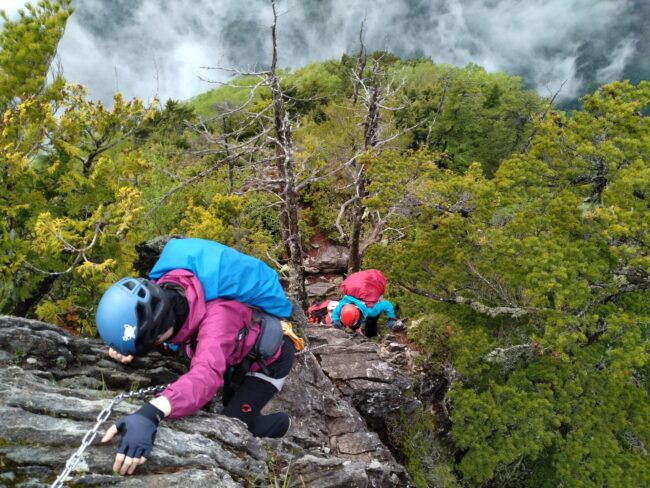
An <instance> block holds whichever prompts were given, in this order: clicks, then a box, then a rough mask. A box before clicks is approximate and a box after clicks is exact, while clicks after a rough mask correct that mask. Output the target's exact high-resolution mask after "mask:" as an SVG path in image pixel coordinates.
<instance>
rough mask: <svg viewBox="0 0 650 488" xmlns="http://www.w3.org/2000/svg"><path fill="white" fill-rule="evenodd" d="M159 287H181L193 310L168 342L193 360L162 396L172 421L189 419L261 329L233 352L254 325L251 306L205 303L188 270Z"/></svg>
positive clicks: (221, 301) (173, 273)
mask: <svg viewBox="0 0 650 488" xmlns="http://www.w3.org/2000/svg"><path fill="white" fill-rule="evenodd" d="M157 282H158V283H164V282H171V283H177V284H179V285H181V286H182V287H183V288H184V289H185V298H186V299H187V303H188V305H189V313H188V315H187V319H186V320H185V323H184V324H183V326H182V327H181V330H180V331H179V332H178V334H176V336H175V337H174V338H173V339H172V340H171V341H170V342H171V343H172V344H181V345H183V346H184V350H185V354H187V356H188V357H190V358H191V364H190V370H189V371H188V372H187V373H185V374H184V375H182V376H181V377H180V378H178V379H177V380H176V381H175V382H174V383H172V384H171V385H169V386H168V387H167V388H166V389H165V390H164V391H163V392H162V393H161V395H162V396H164V397H165V398H167V400H169V403H170V404H171V406H172V411H171V414H170V415H169V417H170V418H178V417H185V416H187V415H192V414H193V413H194V412H196V411H197V410H198V409H200V408H201V407H202V406H203V405H205V404H206V403H207V402H208V401H209V400H210V399H211V398H212V397H213V396H214V395H215V393H216V392H217V390H218V389H219V388H220V387H221V386H223V383H224V375H225V372H226V369H227V368H228V367H229V366H232V365H236V364H239V363H240V362H241V361H242V360H243V359H244V358H245V357H246V355H247V354H248V353H249V352H250V350H251V349H252V348H253V346H254V344H255V340H256V339H257V336H258V334H259V327H258V325H257V324H255V325H254V326H253V327H252V328H251V330H250V332H249V333H248V335H247V336H246V337H245V338H244V340H243V341H242V342H243V344H240V346H239V347H237V350H236V351H235V350H234V349H235V340H236V338H237V335H238V334H239V331H240V330H241V329H242V328H243V327H246V326H248V324H249V322H250V320H251V316H252V311H251V309H250V308H249V307H247V306H246V305H244V304H242V303H239V302H237V301H234V300H226V299H222V298H217V299H216V300H210V301H209V302H206V301H205V300H204V297H203V288H202V287H201V284H200V283H199V280H198V279H197V278H196V277H195V276H194V275H193V274H192V273H191V272H189V271H187V270H184V269H175V270H173V271H170V272H169V273H167V274H165V275H164V276H163V277H162V278H160V279H159V280H158V281H157ZM194 338H196V350H195V352H194V353H192V350H191V347H190V342H191V341H192V339H194ZM281 351H282V348H280V349H279V350H278V352H277V353H276V354H275V355H274V356H273V357H272V358H271V359H269V360H268V361H267V364H270V363H272V362H274V361H275V360H276V359H277V358H278V356H279V355H280V353H281ZM251 369H252V370H255V369H259V366H258V365H257V364H255V365H254V366H253V368H251Z"/></svg>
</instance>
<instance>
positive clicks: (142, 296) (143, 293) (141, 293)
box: [138, 288, 147, 298]
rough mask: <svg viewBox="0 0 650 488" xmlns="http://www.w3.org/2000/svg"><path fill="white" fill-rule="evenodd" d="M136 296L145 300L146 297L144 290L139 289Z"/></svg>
mask: <svg viewBox="0 0 650 488" xmlns="http://www.w3.org/2000/svg"><path fill="white" fill-rule="evenodd" d="M138 296H139V297H140V298H146V296H147V291H146V290H145V289H144V288H140V289H139V290H138Z"/></svg>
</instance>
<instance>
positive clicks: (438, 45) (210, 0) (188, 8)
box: [0, 0, 650, 100]
mask: <svg viewBox="0 0 650 488" xmlns="http://www.w3.org/2000/svg"><path fill="white" fill-rule="evenodd" d="M0 1H1V2H4V3H7V2H10V3H9V4H10V5H13V6H14V7H13V8H14V9H15V8H16V6H17V5H19V4H21V3H24V2H21V1H19V0H0ZM645 1H646V0H527V1H524V0H282V1H281V2H279V7H278V10H279V12H280V14H281V16H280V20H279V26H278V36H279V37H278V45H279V54H280V59H279V63H280V65H281V66H283V67H290V68H298V67H300V66H303V65H305V64H307V63H309V62H314V61H320V60H324V59H330V58H335V59H338V58H340V56H341V54H343V53H345V52H347V53H353V52H356V51H357V50H358V37H359V27H360V25H361V22H362V21H364V19H365V23H364V34H365V36H364V39H365V43H366V45H367V47H368V48H369V49H370V50H376V49H389V50H391V51H393V52H395V53H397V54H399V55H400V56H404V57H413V56H428V57H431V58H432V59H433V60H434V62H438V63H448V64H453V65H457V66H464V65H466V64H468V63H476V64H479V65H482V66H484V67H485V68H486V69H488V70H490V71H506V72H508V73H511V74H516V75H521V76H522V78H523V79H524V81H525V82H526V84H527V85H528V86H530V87H532V88H535V89H537V90H538V91H539V92H540V93H542V94H544V95H546V94H547V93H548V92H549V91H551V92H554V91H555V90H557V88H558V87H559V86H560V85H561V84H562V83H563V82H564V81H566V84H565V86H564V88H563V91H562V96H563V97H564V98H572V97H575V96H576V95H579V94H582V93H584V92H585V91H589V90H592V89H593V88H594V87H595V86H596V85H597V83H600V82H606V81H610V80H612V79H618V78H620V77H621V76H622V74H623V73H624V72H626V70H627V71H629V66H630V65H632V64H631V63H634V61H635V60H637V59H639V58H642V57H643V56H645V54H643V53H645V52H647V50H648V49H649V48H650V47H649V46H644V45H643V44H642V42H641V41H642V40H643V39H646V40H647V35H645V37H644V34H643V32H642V31H643V29H644V28H645V27H644V25H645V24H644V23H643V22H641V23H640V22H638V18H637V15H636V13H638V11H639V8H646V7H643V4H644V2H645ZM74 3H75V8H76V11H75V14H74V15H73V16H72V17H71V19H70V21H69V24H68V28H67V30H66V33H65V36H64V38H63V41H62V43H61V45H60V49H59V52H60V56H61V59H62V63H63V66H64V70H65V73H66V77H67V78H68V79H69V80H70V81H74V82H78V83H82V84H84V85H87V86H88V87H89V89H90V93H91V96H93V97H96V98H101V99H104V100H109V99H110V98H111V97H112V94H113V93H114V91H115V89H116V86H117V87H119V89H120V90H121V91H122V92H123V93H124V94H125V95H126V96H129V97H130V96H139V97H141V98H144V99H148V98H150V97H152V96H153V95H155V94H156V93H157V94H158V95H159V96H160V98H161V99H163V100H164V99H166V98H175V99H185V98H188V97H191V96H193V95H196V94H199V93H201V92H203V91H206V90H208V89H210V88H212V85H209V84H207V83H206V82H204V81H201V79H200V78H201V77H210V78H213V79H214V78H215V77H217V78H218V77H221V79H223V78H225V75H224V74H219V73H218V72H216V71H205V70H203V69H202V68H201V67H202V66H217V65H220V66H238V67H242V68H246V67H248V66H254V65H258V66H259V65H268V64H269V61H270V31H269V27H270V23H271V10H270V7H269V3H270V2H269V1H268V0H83V1H82V0H75V1H74ZM637 64H638V63H637ZM643 66H647V64H645V65H643ZM642 76H643V74H642ZM645 76H646V77H648V73H645Z"/></svg>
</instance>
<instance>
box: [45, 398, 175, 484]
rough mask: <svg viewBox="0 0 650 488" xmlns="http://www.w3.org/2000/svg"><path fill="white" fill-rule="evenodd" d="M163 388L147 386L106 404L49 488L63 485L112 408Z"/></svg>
mask: <svg viewBox="0 0 650 488" xmlns="http://www.w3.org/2000/svg"><path fill="white" fill-rule="evenodd" d="M165 388H167V385H164V386H147V387H145V388H140V389H139V390H137V391H131V392H128V393H120V394H119V395H117V396H116V397H114V398H113V399H112V400H111V403H109V404H108V406H107V407H106V408H105V409H103V410H102V411H101V412H99V415H98V416H97V420H96V422H95V425H94V426H93V428H92V429H90V430H89V431H88V432H86V434H85V435H84V436H83V439H82V440H81V445H80V446H79V449H77V451H76V452H75V453H74V454H73V455H72V456H70V457H69V458H68V460H67V461H66V463H65V468H64V469H63V471H62V472H61V474H60V475H59V477H58V478H57V479H56V481H55V482H54V483H52V486H51V487H50V488H60V487H62V486H63V483H64V481H65V479H66V478H67V477H68V475H69V474H70V472H71V471H72V470H73V469H74V468H75V467H76V466H77V464H79V461H81V460H82V458H83V453H84V451H85V450H86V449H87V448H88V446H90V445H91V444H92V442H93V441H94V440H95V437H96V436H97V433H98V432H99V428H100V427H101V426H102V424H103V423H104V422H106V421H107V420H108V418H109V417H110V416H111V413H112V410H113V408H114V407H115V406H116V405H117V404H118V403H120V402H122V401H123V400H127V399H129V398H144V397H147V396H149V395H152V394H155V393H160V392H161V391H163V390H164V389H165Z"/></svg>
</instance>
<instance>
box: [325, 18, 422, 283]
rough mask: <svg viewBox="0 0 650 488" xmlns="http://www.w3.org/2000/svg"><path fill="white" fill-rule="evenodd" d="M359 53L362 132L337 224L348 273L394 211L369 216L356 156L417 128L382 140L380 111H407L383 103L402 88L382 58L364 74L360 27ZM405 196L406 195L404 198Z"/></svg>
mask: <svg viewBox="0 0 650 488" xmlns="http://www.w3.org/2000/svg"><path fill="white" fill-rule="evenodd" d="M359 39H360V44H361V47H360V50H359V55H358V59H357V66H356V69H355V70H353V71H352V79H353V87H354V93H353V100H352V101H353V104H354V105H356V104H357V103H358V102H359V101H360V102H361V103H362V104H363V114H364V115H363V120H362V122H361V123H360V126H361V127H362V128H363V138H362V140H361V144H360V147H359V148H356V147H353V153H356V155H355V156H353V157H352V158H351V163H350V164H349V166H348V170H349V174H350V176H351V178H352V186H353V188H354V190H353V194H352V196H351V197H350V198H349V199H348V200H346V201H345V202H344V203H343V204H342V206H341V208H340V209H339V214H338V217H337V220H336V227H337V229H338V231H339V234H340V235H341V237H342V238H346V237H347V243H348V248H349V258H348V273H352V272H355V271H358V270H359V269H360V268H361V262H362V259H363V255H364V253H365V251H366V249H367V248H368V247H369V246H370V245H371V244H373V243H375V242H378V241H380V240H381V239H382V237H383V234H384V228H385V225H386V222H387V220H388V218H389V217H390V216H391V215H392V214H393V213H394V212H395V210H396V208H392V209H389V210H388V212H386V215H381V214H379V213H378V212H369V211H368V208H367V207H366V205H365V199H366V198H367V197H368V185H369V183H370V182H369V180H368V175H367V171H366V168H365V165H364V164H363V163H362V162H360V161H359V157H358V156H359V155H360V154H363V153H366V152H368V151H376V152H377V153H379V152H380V151H381V148H382V147H384V146H385V145H387V144H388V143H389V142H391V141H393V140H395V139H397V138H398V137H399V136H401V135H404V134H406V133H407V132H409V131H411V130H413V129H414V128H415V127H417V126H418V125H420V124H421V123H423V122H424V121H422V122H418V123H417V124H416V125H414V126H413V127H408V128H406V129H404V130H401V131H400V130H395V131H394V132H393V133H392V134H390V135H387V136H385V137H382V136H383V135H382V134H381V121H382V112H383V111H394V110H402V109H404V108H406V107H395V108H391V107H388V106H386V104H385V103H386V101H387V100H390V99H392V98H394V97H395V96H396V95H397V93H398V92H399V91H400V89H401V84H399V83H395V80H393V79H391V78H390V77H389V76H388V75H387V74H386V73H385V72H384V70H383V68H382V64H381V62H382V56H379V57H377V58H375V59H374V60H373V65H372V68H371V69H370V72H369V74H366V65H367V54H366V51H365V47H364V44H363V24H362V26H361V34H360V36H359ZM405 196H406V195H405ZM343 218H345V219H346V221H347V222H348V232H347V233H346V232H345V231H344V229H343V226H342V224H341V222H342V220H343ZM365 223H369V224H370V226H371V228H370V230H369V231H368V232H367V234H366V239H365V240H364V239H363V229H364V224H365Z"/></svg>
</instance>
